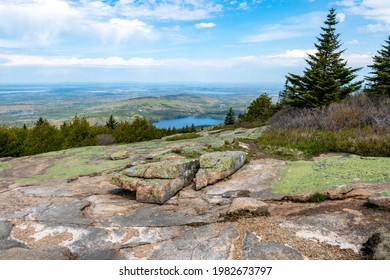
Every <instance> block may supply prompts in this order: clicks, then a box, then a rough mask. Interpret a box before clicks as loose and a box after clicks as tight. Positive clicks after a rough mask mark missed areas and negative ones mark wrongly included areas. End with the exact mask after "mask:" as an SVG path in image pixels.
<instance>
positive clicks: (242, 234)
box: [0, 129, 390, 260]
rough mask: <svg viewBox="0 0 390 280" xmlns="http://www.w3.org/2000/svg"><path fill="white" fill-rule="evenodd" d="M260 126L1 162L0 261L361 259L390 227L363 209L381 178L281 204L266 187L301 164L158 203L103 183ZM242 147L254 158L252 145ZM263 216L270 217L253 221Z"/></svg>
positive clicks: (383, 216)
mask: <svg viewBox="0 0 390 280" xmlns="http://www.w3.org/2000/svg"><path fill="white" fill-rule="evenodd" d="M258 130H259V129H250V130H245V129H240V130H238V131H223V132H212V133H211V132H205V133H209V134H210V136H205V137H199V138H196V139H190V140H181V141H178V142H176V143H174V142H165V141H163V140H155V141H150V142H145V143H133V144H129V145H113V146H105V147H98V146H96V147H84V148H77V149H69V150H65V151H59V152H53V153H50V154H45V155H36V156H31V157H23V158H15V159H8V160H6V161H0V259H6V260H9V259H16V260H21V259H39V260H45V259H81V260H83V259H88V260H92V259H111V260H112V259H142V260H152V259H153V260H156V259H213V260H226V259H258V258H267V259H268V258H273V259H301V258H302V257H303V258H304V259H320V260H324V259H329V260H336V259H343V260H346V259H359V258H361V255H360V249H361V247H362V244H363V243H364V242H366V241H367V240H368V239H369V238H370V236H372V235H373V234H374V233H375V232H377V230H378V228H385V229H387V230H390V224H389V221H390V211H386V210H382V209H381V208H378V207H367V204H366V201H367V199H368V197H370V196H372V195H374V194H376V193H381V194H384V195H386V194H388V190H389V189H390V183H389V182H387V181H385V182H379V183H378V182H377V183H375V182H376V181H374V182H371V183H368V182H370V181H364V182H366V183H364V184H363V183H359V182H353V180H352V181H351V180H349V181H347V182H346V183H348V182H353V183H348V186H347V187H348V189H346V190H341V191H342V192H341V193H340V194H335V193H333V194H332V192H330V191H329V192H330V194H329V198H328V199H327V200H326V201H323V202H320V203H296V202H295V201H285V200H281V195H276V194H275V193H274V191H275V189H276V188H277V186H278V184H279V183H280V182H283V180H282V179H283V176H285V173H284V172H283V170H285V168H286V166H287V165H288V166H289V167H291V166H290V165H296V164H299V162H286V161H282V160H275V159H269V158H263V157H260V158H257V159H252V160H251V162H250V163H248V164H246V165H245V166H243V167H242V168H241V169H240V170H238V171H237V172H235V173H234V174H232V175H231V176H230V177H229V179H228V180H222V181H220V182H217V183H215V184H214V185H213V186H212V187H208V188H203V189H201V190H199V191H196V190H194V188H193V187H192V186H191V185H189V186H186V187H184V188H183V189H181V191H180V192H178V193H177V194H176V195H174V196H173V197H172V198H171V199H169V200H168V201H166V202H165V203H164V204H162V205H159V204H145V203H139V202H137V201H136V193H135V192H131V191H128V190H126V189H123V188H116V187H115V186H114V185H112V184H110V183H109V182H108V180H109V178H110V177H112V176H113V174H115V173H116V172H118V171H120V170H125V169H126V168H127V167H126V166H127V165H128V164H129V163H131V164H133V165H141V164H144V163H146V162H147V161H148V159H146V157H147V156H149V155H150V154H151V153H152V152H153V153H154V152H156V151H165V150H171V149H173V148H174V147H177V146H178V143H180V146H182V147H183V151H184V152H183V153H180V155H181V156H185V155H186V154H187V153H186V149H188V151H196V152H197V154H205V153H207V151H208V150H209V145H213V146H219V145H224V143H225V141H226V139H231V140H234V138H235V137H237V138H239V139H240V141H246V140H245V139H249V138H248V137H250V138H252V139H256V138H257V137H258V136H259V133H257V131H258ZM242 139H244V140H242ZM236 140H237V139H236ZM248 147H249V148H250V149H251V154H252V155H253V148H254V147H255V146H254V145H249V146H248ZM190 148H191V149H190ZM233 148H234V147H232V149H233ZM123 150H125V151H129V157H128V158H127V159H123V160H110V157H109V155H111V154H113V153H115V152H116V151H123ZM248 152H249V151H248ZM153 160H156V158H154V159H153ZM334 160H335V161H336V160H339V159H338V158H335V159H334ZM357 160H358V161H359V160H360V161H361V164H368V163H369V164H370V165H371V166H372V167H371V169H370V168H365V169H367V170H369V171H370V172H368V173H372V172H371V171H376V170H377V165H376V164H374V163H373V162H376V160H375V161H374V159H370V160H367V159H357ZM382 161H383V160H382ZM337 166H338V169H340V168H339V166H340V165H337ZM317 167H318V166H317ZM386 167H388V165H386ZM326 174H327V173H326V172H324V176H325V175H326ZM384 174H387V173H384ZM374 175H375V176H373V177H372V178H374V179H375V178H376V177H377V176H376V173H374ZM122 176H125V175H122ZM370 176H372V175H370ZM125 177H126V178H127V179H132V180H135V179H137V178H135V177H128V176H125ZM353 178H355V177H353ZM389 178H390V177H389ZM145 180H153V179H145ZM155 180H168V179H155ZM299 184H301V180H300V181H299ZM129 185H130V183H129ZM286 194H290V193H289V192H287V193H286ZM333 199H334V200H333ZM248 211H249V214H250V215H247V214H248ZM265 211H267V212H269V215H268V216H264V215H261V214H262V213H263V212H265ZM252 213H253V214H254V215H252ZM257 214H260V215H257ZM229 215H232V216H233V217H234V219H228V218H229ZM376 256H378V258H379V255H376Z"/></svg>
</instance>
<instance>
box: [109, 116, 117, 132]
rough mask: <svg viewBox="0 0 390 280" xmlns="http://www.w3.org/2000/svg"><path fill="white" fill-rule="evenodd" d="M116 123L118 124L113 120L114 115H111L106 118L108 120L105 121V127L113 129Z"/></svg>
mask: <svg viewBox="0 0 390 280" xmlns="http://www.w3.org/2000/svg"><path fill="white" fill-rule="evenodd" d="M117 125H118V122H117V121H116V120H115V118H114V116H113V115H111V116H110V118H109V119H108V121H107V122H106V127H107V128H109V129H111V130H114V129H115V127H116V126H117Z"/></svg>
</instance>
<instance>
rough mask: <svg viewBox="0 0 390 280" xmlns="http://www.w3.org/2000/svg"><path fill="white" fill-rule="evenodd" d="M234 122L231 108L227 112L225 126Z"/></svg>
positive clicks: (234, 118)
mask: <svg viewBox="0 0 390 280" xmlns="http://www.w3.org/2000/svg"><path fill="white" fill-rule="evenodd" d="M235 121H236V117H235V116H234V111H233V107H230V109H229V111H228V112H227V114H226V117H225V125H232V124H234V123H235Z"/></svg>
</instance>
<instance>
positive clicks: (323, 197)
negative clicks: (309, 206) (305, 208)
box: [307, 192, 328, 203]
mask: <svg viewBox="0 0 390 280" xmlns="http://www.w3.org/2000/svg"><path fill="white" fill-rule="evenodd" d="M327 199H328V197H327V196H326V195H325V194H322V193H318V192H317V193H315V194H312V195H311V196H310V197H309V198H308V199H307V202H311V203H317V202H321V201H325V200H327Z"/></svg>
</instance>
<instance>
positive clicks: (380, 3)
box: [336, 0, 390, 32]
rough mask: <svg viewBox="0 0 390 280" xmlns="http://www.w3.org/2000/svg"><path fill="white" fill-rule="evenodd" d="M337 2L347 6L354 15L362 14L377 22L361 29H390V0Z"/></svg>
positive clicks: (377, 30)
mask: <svg viewBox="0 0 390 280" xmlns="http://www.w3.org/2000/svg"><path fill="white" fill-rule="evenodd" d="M336 4H337V5H340V6H344V7H346V11H348V12H349V13H351V14H353V15H362V16H364V17H365V18H367V19H370V20H373V21H376V22H377V24H370V25H367V26H366V27H365V28H361V29H365V30H366V31H370V32H379V31H389V30H390V1H388V0H361V1H339V2H336Z"/></svg>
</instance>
